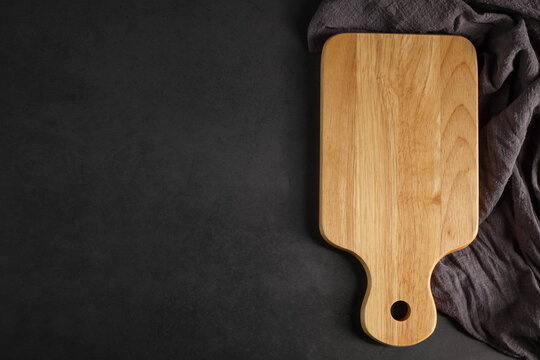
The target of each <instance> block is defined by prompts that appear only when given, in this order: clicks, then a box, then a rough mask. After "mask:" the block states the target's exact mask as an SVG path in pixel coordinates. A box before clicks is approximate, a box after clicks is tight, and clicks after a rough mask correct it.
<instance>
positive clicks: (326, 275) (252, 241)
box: [0, 0, 505, 360]
mask: <svg viewBox="0 0 540 360" xmlns="http://www.w3.org/2000/svg"><path fill="white" fill-rule="evenodd" d="M316 6H317V1H304V0H302V1H290V0H287V1H270V0H269V1H262V0H257V1H193V2H188V1H180V2H176V1H169V2H159V3H158V2H153V1H123V2H121V1H91V2H78V1H67V2H65V3H64V4H58V3H57V2H50V3H47V2H38V1H34V2H31V3H23V2H19V1H17V2H13V4H11V5H10V4H8V3H6V2H3V3H2V5H1V11H0V13H1V17H2V35H1V38H2V47H1V48H2V56H1V61H2V66H1V67H0V69H1V71H2V81H1V86H2V91H1V95H2V96H1V106H0V111H1V121H0V135H1V141H0V146H1V150H2V151H1V152H0V154H1V159H0V160H1V164H2V172H1V177H0V179H1V180H0V184H1V190H2V191H1V201H0V204H1V206H0V209H1V215H2V226H1V244H2V247H1V249H0V266H1V268H0V289H1V296H0V314H1V318H0V324H1V339H2V350H1V353H2V358H3V359H41V360H43V359H150V358H151V359H437V360H442V359H456V358H459V359H490V360H493V359H502V358H505V357H504V356H502V355H499V354H498V353H497V352H495V351H494V350H492V349H491V348H489V347H488V346H486V345H484V344H482V343H480V342H477V341H475V340H473V339H472V338H470V337H469V336H467V335H465V334H464V333H463V332H461V331H460V330H459V329H458V328H457V327H456V325H454V324H453V323H452V322H451V321H450V320H448V319H447V318H445V317H443V316H440V317H439V323H438V327H437V330H436V331H435V333H434V334H433V335H432V336H431V337H430V338H429V339H428V340H426V341H425V342H423V343H421V344H420V345H417V346H414V347H409V348H392V347H387V346H383V345H379V344H377V343H375V342H373V341H371V340H370V339H369V338H367V337H366V336H365V335H364V334H363V333H362V330H361V328H360V325H359V308H360V303H361V299H362V296H363V293H364V291H365V281H366V279H365V274H364V272H363V270H362V268H361V266H360V264H359V263H358V262H357V261H356V260H354V259H353V258H352V256H350V255H347V254H345V253H343V252H340V251H337V250H335V249H333V248H330V247H329V246H328V245H326V244H325V243H324V241H323V240H322V238H321V236H320V235H319V233H318V227H317V212H318V208H317V207H318V203H317V197H318V189H317V186H318V184H317V181H318V180H317V177H318V157H317V153H318V131H319V129H318V107H319V103H318V89H319V83H318V81H319V75H318V71H319V60H320V58H319V56H318V55H309V54H308V52H307V48H306V39H305V37H306V28H307V24H308V21H309V18H310V17H311V15H312V14H313V12H314V11H315V8H316Z"/></svg>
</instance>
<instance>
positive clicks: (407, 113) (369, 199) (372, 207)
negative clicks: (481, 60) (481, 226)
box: [320, 34, 478, 346]
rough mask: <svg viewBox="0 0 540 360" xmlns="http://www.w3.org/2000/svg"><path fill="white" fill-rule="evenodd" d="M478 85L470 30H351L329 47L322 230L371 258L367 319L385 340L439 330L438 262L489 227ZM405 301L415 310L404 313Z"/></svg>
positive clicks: (414, 339)
mask: <svg viewBox="0 0 540 360" xmlns="http://www.w3.org/2000/svg"><path fill="white" fill-rule="evenodd" d="M477 83H478V75H477V64H476V52H475V49H474V47H473V45H472V44H471V43H470V42H469V41H468V40H466V39H465V38H463V37H458V36H446V35H397V34H340V35H336V36H334V37H332V38H331V39H329V40H328V41H327V42H326V43H325V45H324V49H323V54H322V69H321V167H320V171H321V173H320V176H321V178H320V230H321V233H322V235H323V237H324V238H325V239H326V241H328V242H329V243H330V244H332V245H334V246H336V247H338V248H341V249H343V250H346V251H349V252H351V253H353V254H354V255H355V256H356V257H357V258H358V259H359V260H360V261H361V262H362V264H363V266H364V268H365V271H366V273H367V277H368V287H367V291H366V295H365V298H364V301H363V304H362V310H361V323H362V327H363V329H364V331H365V332H366V333H367V334H368V335H369V336H371V337H372V338H374V339H376V340H378V341H380V342H382V343H386V344H390V345H395V346H406V345H412V344H416V343H418V342H420V341H422V340H424V339H425V338H427V337H428V336H429V335H430V334H431V333H432V332H433V330H434V329H435V325H436V321H437V313H436V308H435V303H434V301H433V297H432V294H431V288H430V277H431V273H432V271H433V268H434V266H435V265H436V263H437V262H438V261H439V260H440V258H441V257H443V256H444V255H446V254H448V253H449V252H452V251H455V250H458V249H461V248H464V247H465V246H467V245H468V244H469V243H470V242H471V241H472V240H473V239H474V238H475V236H476V234H477V229H478V110H477V109H478V101H477V98H478V93H477V92H478V90H477V88H478V86H477ZM400 300H401V301H404V302H406V303H407V304H408V306H409V311H408V313H407V315H406V316H405V317H404V319H402V320H396V319H394V318H393V317H392V315H391V313H390V308H391V306H392V304H393V303H394V302H396V301H400Z"/></svg>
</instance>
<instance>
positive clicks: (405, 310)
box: [390, 300, 411, 321]
mask: <svg viewBox="0 0 540 360" xmlns="http://www.w3.org/2000/svg"><path fill="white" fill-rule="evenodd" d="M390 314H391V315H392V317H393V318H394V319H396V320H397V321H403V320H407V318H408V317H409V315H410V314H411V308H410V307H409V304H407V303H406V302H405V301H401V300H399V301H396V302H395V303H393V304H392V307H391V308H390Z"/></svg>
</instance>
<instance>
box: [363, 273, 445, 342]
mask: <svg viewBox="0 0 540 360" xmlns="http://www.w3.org/2000/svg"><path fill="white" fill-rule="evenodd" d="M364 268H365V269H366V273H367V274H368V284H367V290H366V295H365V296H364V300H363V302H362V309H361V314H360V319H361V324H362V328H363V329H364V331H365V332H366V333H367V334H368V335H369V336H371V337H372V338H374V339H377V340H379V341H381V342H383V343H385V344H389V345H394V346H409V345H414V344H417V343H419V342H421V341H423V340H425V339H426V338H427V337H429V335H431V334H432V333H433V331H434V329H435V326H436V323H437V310H436V307H435V302H434V300H433V296H432V294H431V288H430V277H431V271H426V272H417V274H426V276H425V277H424V278H418V279H412V278H410V277H409V278H406V279H404V280H401V281H396V283H395V284H396V285H397V288H395V289H392V290H390V289H388V287H387V285H388V284H387V282H385V281H384V279H382V278H381V277H380V276H377V274H372V273H371V272H370V270H369V268H368V267H366V266H365V265H364ZM396 276H398V277H400V275H399V274H398V275H396ZM412 281H414V283H412ZM389 290H390V291H389Z"/></svg>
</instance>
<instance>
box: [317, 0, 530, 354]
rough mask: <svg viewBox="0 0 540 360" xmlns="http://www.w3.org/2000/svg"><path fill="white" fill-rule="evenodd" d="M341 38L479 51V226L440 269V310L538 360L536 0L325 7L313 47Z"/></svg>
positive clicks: (436, 284)
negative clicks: (463, 41)
mask: <svg viewBox="0 0 540 360" xmlns="http://www.w3.org/2000/svg"><path fill="white" fill-rule="evenodd" d="M342 32H387V33H438V34H457V35H462V36H465V37H466V38H468V39H469V40H471V41H472V42H473V44H474V45H475V47H476V50H477V53H478V66H479V107H480V109H479V111H480V229H479V234H478V237H477V239H476V240H475V241H474V242H473V243H472V244H471V245H470V246H469V247H467V248H465V249H463V250H461V251H458V252H455V253H452V254H450V255H448V256H446V257H445V258H443V259H442V261H441V262H440V263H439V264H438V265H437V267H436V268H435V271H434V273H433V277H432V291H433V295H434V297H435V302H436V304H437V308H438V309H439V310H440V311H441V312H443V313H445V314H447V315H449V316H450V317H452V318H454V319H455V320H456V321H457V322H459V324H461V326H463V328H464V329H465V330H466V331H468V332H469V333H470V334H471V335H472V336H474V337H475V338H477V339H479V340H482V341H484V342H486V343H487V344H489V345H491V346H493V347H494V348H496V349H498V350H499V351H501V352H503V353H505V354H508V355H511V356H515V357H521V358H527V359H540V222H539V214H540V186H539V182H540V179H539V175H540V164H539V161H540V107H539V104H540V77H539V74H540V71H539V55H540V2H538V1H535V0H529V1H527V0H522V1H502V0H499V1H497V0H483V1H455V0H454V1H445V0H436V1H427V0H412V1H388V0H381V1H354V0H335V1H329V0H327V1H323V2H322V4H321V5H320V7H319V9H318V11H317V12H316V14H315V16H314V17H313V19H312V20H311V24H310V25H309V30H308V43H309V49H310V51H313V52H317V51H320V50H321V47H322V45H323V43H324V41H325V40H326V39H327V38H328V37H330V36H331V35H333V34H337V33H342Z"/></svg>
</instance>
